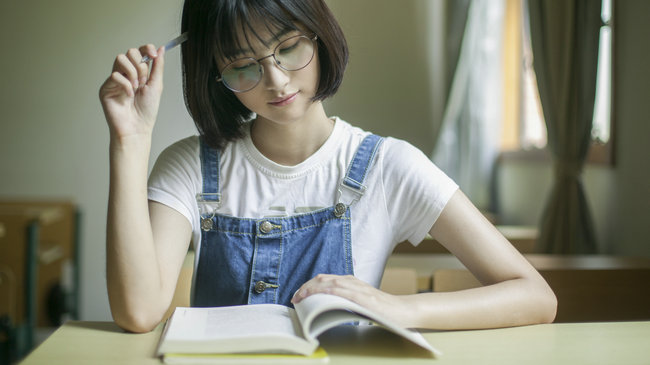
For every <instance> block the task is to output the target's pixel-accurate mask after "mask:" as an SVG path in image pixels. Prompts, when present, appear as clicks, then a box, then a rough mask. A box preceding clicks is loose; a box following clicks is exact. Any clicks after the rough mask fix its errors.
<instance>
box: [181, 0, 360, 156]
mask: <svg viewBox="0 0 650 365" xmlns="http://www.w3.org/2000/svg"><path fill="white" fill-rule="evenodd" d="M259 24H263V25H265V26H266V27H267V29H269V30H273V29H294V30H300V31H303V30H306V31H307V32H308V34H310V35H311V34H314V35H316V36H318V59H319V63H320V79H319V83H318V89H317V91H316V95H314V97H313V99H312V100H313V101H314V102H315V101H319V100H324V99H326V98H327V97H329V96H332V95H334V94H335V93H336V91H337V90H338V88H339V86H340V85H341V82H342V80H343V73H344V71H345V67H346V66H347V62H348V46H347V43H346V41H345V37H344V35H343V31H342V30H341V27H340V26H339V25H338V22H337V21H336V19H335V18H334V15H333V14H332V12H331V11H330V9H329V8H328V7H327V5H326V4H325V2H324V0H185V4H184V6H183V16H182V22H181V32H183V33H185V32H187V34H188V40H187V41H186V42H185V43H184V44H183V45H182V48H181V52H182V60H183V93H184V97H185V105H186V106H187V109H188V111H189V113H190V115H191V116H192V119H193V120H194V123H195V124H196V127H197V129H198V130H199V133H200V134H201V135H202V136H203V138H204V139H205V141H206V142H208V143H209V144H210V145H211V146H212V147H215V148H219V149H220V148H223V146H224V145H225V144H226V143H227V142H229V141H232V140H235V139H237V138H241V137H242V136H243V135H244V133H243V128H242V126H243V123H244V122H246V121H247V120H249V119H250V118H251V117H252V112H251V111H250V110H249V109H248V108H246V107H245V106H244V105H243V104H242V103H241V102H240V101H239V99H237V97H236V96H235V95H234V93H233V92H232V91H230V90H229V89H228V88H226V87H225V86H224V85H223V83H222V82H217V81H216V78H217V77H218V74H219V70H218V69H217V65H216V57H215V56H216V55H218V56H219V57H220V58H221V59H227V58H230V56H231V55H233V54H235V53H236V52H237V51H238V50H240V49H241V48H242V47H241V46H242V45H241V44H240V40H239V39H240V38H239V37H238V35H239V34H241V33H240V32H242V31H243V32H244V34H245V35H246V37H247V38H246V39H249V38H248V37H249V34H252V35H254V36H255V37H258V38H259V35H258V34H257V33H256V31H255V29H253V25H259ZM299 26H300V28H304V29H300V28H299Z"/></svg>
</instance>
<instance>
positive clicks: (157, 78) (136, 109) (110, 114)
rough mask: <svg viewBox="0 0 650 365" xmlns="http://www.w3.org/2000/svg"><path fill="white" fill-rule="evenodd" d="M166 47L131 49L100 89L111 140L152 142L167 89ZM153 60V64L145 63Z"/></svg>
mask: <svg viewBox="0 0 650 365" xmlns="http://www.w3.org/2000/svg"><path fill="white" fill-rule="evenodd" d="M164 53H165V49H164V47H161V48H160V49H158V50H156V48H155V47H154V46H153V45H151V44H148V45H145V46H142V47H140V48H139V49H135V48H131V49H129V50H128V52H127V53H126V54H120V55H118V56H117V57H116V58H115V62H114V63H113V72H112V73H111V75H110V76H109V77H108V79H106V81H105V82H104V84H102V86H101V88H100V89H99V98H100V101H101V103H102V107H103V109H104V115H105V116H106V121H107V123H108V127H109V129H110V132H111V140H112V141H114V142H116V141H120V142H121V141H124V140H125V139H132V138H133V137H135V138H140V137H145V138H151V133H152V131H153V126H154V124H155V122H156V117H157V114H158V107H159V105H160V96H161V94H162V89H163V69H164ZM145 55H146V56H149V57H150V58H151V59H152V60H153V61H152V63H153V64H152V66H151V70H150V69H149V63H144V62H142V57H144V56H145Z"/></svg>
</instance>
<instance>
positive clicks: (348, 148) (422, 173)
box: [148, 118, 458, 287]
mask: <svg viewBox="0 0 650 365" xmlns="http://www.w3.org/2000/svg"><path fill="white" fill-rule="evenodd" d="M333 119H334V120H335V125H334V130H333V132H332V134H331V135H330V137H329V138H328V139H327V141H326V142H325V143H324V144H323V145H322V146H321V148H320V149H319V150H318V151H316V153H314V154H313V155H312V156H310V157H309V158H308V159H307V160H305V161H303V162H301V163H300V164H298V165H295V166H284V165H279V164H277V163H275V162H273V161H271V160H269V159H268V158H266V157H265V156H264V155H262V154H261V153H260V152H259V151H258V150H257V149H256V148H255V146H254V144H253V142H252V140H251V138H250V134H249V132H247V133H246V135H245V137H244V138H242V139H239V140H237V141H235V142H232V143H228V144H227V145H226V147H225V148H224V150H223V151H222V152H221V174H220V184H221V186H220V192H221V201H222V206H221V208H220V209H219V211H218V213H220V214H225V215H231V216H236V217H246V218H254V219H257V218H262V217H269V216H274V217H277V216H284V215H286V216H290V215H294V214H300V213H305V212H309V211H313V210H317V209H321V208H324V207H331V206H333V205H335V204H336V203H337V199H338V188H339V184H340V182H341V179H342V178H343V177H344V176H345V173H346V171H347V166H348V164H349V163H350V161H351V160H352V157H353V155H354V153H355V152H356V150H357V147H358V146H359V144H360V143H361V141H362V140H363V138H364V137H365V136H366V135H368V134H369V132H365V131H363V130H361V129H360V128H357V127H353V126H351V125H350V124H348V123H347V122H345V121H343V120H341V119H339V118H333ZM199 149H200V148H199V138H198V136H192V137H188V138H185V139H183V140H180V141H178V142H176V143H174V144H173V145H171V146H169V147H168V148H167V149H165V150H164V151H163V152H162V153H161V154H160V156H159V157H158V160H157V161H156V164H155V166H154V168H153V170H152V172H151V175H150V177H149V189H148V194H149V199H151V200H154V201H157V202H160V203H162V204H165V205H167V206H169V207H171V208H173V209H175V210H177V211H178V212H180V213H181V214H182V215H184V216H185V217H186V218H187V219H188V221H189V222H190V223H191V225H192V232H193V242H194V248H195V250H196V252H197V257H198V255H199V254H200V242H201V240H200V237H201V228H200V222H199V221H200V216H199V211H198V206H197V202H196V194H197V193H201V189H202V179H201V165H200V153H199ZM364 185H365V186H366V187H367V190H366V191H365V194H364V195H363V197H361V199H360V200H359V201H357V202H355V203H353V205H352V206H351V216H352V226H351V227H352V228H351V230H352V257H353V265H354V274H355V276H357V277H358V278H359V279H361V280H363V281H365V282H367V283H370V284H371V285H374V286H375V287H378V286H379V283H380V281H381V277H382V273H383V271H384V266H385V263H386V260H387V258H388V256H389V255H390V253H391V252H392V250H393V248H394V247H395V245H396V244H397V243H399V242H402V241H405V240H409V241H410V242H411V243H413V244H418V243H419V242H421V241H422V239H423V238H424V237H425V235H426V233H427V232H428V231H429V230H430V229H431V227H432V226H433V224H434V222H435V221H436V219H438V217H439V215H440V212H441V211H442V209H443V208H444V207H445V205H446V204H447V202H448V201H449V199H450V198H451V196H452V195H453V193H454V192H455V191H456V190H457V188H458V186H457V185H456V184H455V183H454V182H453V181H452V180H451V179H450V178H449V177H447V175H445V174H444V173H443V172H442V171H441V170H440V169H438V168H437V167H436V166H435V165H434V164H433V163H432V162H431V161H430V160H429V159H428V158H427V157H426V156H425V155H424V154H423V153H422V152H421V151H420V150H418V149H417V148H415V147H413V146H412V145H410V144H409V143H407V142H405V141H402V140H398V139H395V138H390V137H389V138H386V139H385V140H384V142H383V143H382V145H381V146H380V147H379V149H378V151H377V155H376V156H375V159H374V161H373V164H372V166H371V168H370V171H369V173H368V175H367V177H366V181H365V182H364ZM346 194H347V193H346ZM344 199H346V200H347V201H349V200H350V197H348V196H344ZM347 201H345V202H346V203H347ZM197 262H198V260H196V262H195V265H196V263H197Z"/></svg>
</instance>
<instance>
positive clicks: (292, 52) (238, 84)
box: [217, 35, 318, 92]
mask: <svg viewBox="0 0 650 365" xmlns="http://www.w3.org/2000/svg"><path fill="white" fill-rule="evenodd" d="M316 39H318V36H314V37H313V38H309V37H307V36H305V35H297V36H294V37H291V38H288V39H285V40H284V41H282V42H280V43H279V44H278V45H277V46H276V47H275V49H274V50H273V53H271V54H270V55H268V56H264V57H262V58H258V59H255V58H252V57H246V58H241V59H238V60H235V61H233V62H231V63H229V64H228V66H226V67H224V68H223V70H222V71H221V76H219V77H218V78H217V81H218V82H223V84H224V86H225V87H227V88H228V89H230V90H232V91H235V92H244V91H248V90H251V89H252V88H254V87H255V86H257V84H259V82H260V80H262V75H263V74H264V68H263V67H262V64H261V63H260V61H262V60H264V59H266V58H269V57H273V59H274V60H275V63H276V64H277V65H278V66H279V67H280V68H281V69H283V70H286V71H298V70H300V69H303V68H305V67H307V65H309V63H310V62H311V60H312V58H314V42H315V41H316Z"/></svg>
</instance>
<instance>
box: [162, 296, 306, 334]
mask: <svg viewBox="0 0 650 365" xmlns="http://www.w3.org/2000/svg"><path fill="white" fill-rule="evenodd" d="M293 312H294V310H293V309H291V308H288V307H285V306H281V305H273V304H262V305H255V306H251V305H244V306H234V307H214V308H177V309H176V312H175V313H174V317H173V318H172V320H173V323H171V324H170V325H171V326H172V328H171V329H170V331H168V333H167V338H168V339H171V340H206V339H220V338H233V337H246V336H251V335H255V336H265V335H277V334H283V335H291V336H297V337H302V329H301V328H300V327H299V326H298V325H297V323H296V321H295V320H294V319H293V317H295V313H293Z"/></svg>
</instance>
